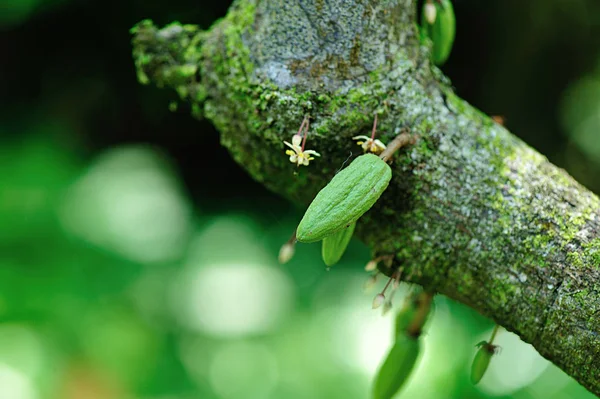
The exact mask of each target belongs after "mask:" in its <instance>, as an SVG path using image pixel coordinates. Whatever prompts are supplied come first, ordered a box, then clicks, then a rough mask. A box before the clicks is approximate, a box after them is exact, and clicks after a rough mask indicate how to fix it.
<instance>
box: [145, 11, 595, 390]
mask: <svg viewBox="0 0 600 399" xmlns="http://www.w3.org/2000/svg"><path fill="white" fill-rule="evenodd" d="M415 9H416V4H415V1H414V0H292V1H290V0H239V1H237V2H236V3H235V4H234V6H233V7H232V8H231V10H230V12H229V14H228V16H227V17H226V18H224V19H223V20H221V21H219V22H217V23H216V24H215V25H214V26H213V27H212V28H211V29H210V30H209V31H207V32H201V31H199V30H198V28H197V27H194V26H180V25H177V24H174V25H171V26H169V27H167V28H164V29H162V30H158V29H157V28H155V27H154V26H153V25H152V24H151V23H149V22H144V23H141V24H140V25H138V26H137V27H136V28H135V30H134V33H135V36H134V55H135V58H136V64H137V66H138V72H139V74H140V78H141V80H142V81H144V78H147V80H150V81H152V82H153V83H154V84H157V85H159V86H169V87H172V88H174V89H176V90H177V92H178V93H179V94H180V96H181V97H182V98H184V99H186V100H188V101H190V102H191V103H192V106H193V113H194V115H196V116H198V117H201V116H202V117H207V118H208V119H210V120H211V121H212V122H213V123H214V124H215V125H216V127H217V128H218V129H219V130H220V132H221V140H222V144H223V145H224V146H226V147H227V148H228V149H229V150H230V152H231V154H232V156H233V157H234V159H235V160H236V161H237V162H238V163H239V164H241V165H242V166H243V167H244V168H245V169H247V170H248V172H249V173H250V174H251V175H252V176H253V177H254V178H255V179H256V180H258V181H259V182H261V183H262V184H264V185H265V186H267V187H269V188H270V189H272V190H273V191H274V192H276V193H279V194H281V195H284V196H285V197H287V198H289V199H290V200H292V201H295V202H296V203H299V204H308V203H309V202H310V200H311V199H312V198H313V196H314V195H315V194H316V193H317V192H318V190H320V189H321V188H322V187H323V186H324V185H325V184H326V182H327V181H328V180H329V179H330V178H331V177H332V176H333V174H334V173H335V171H336V170H338V169H339V168H340V166H341V165H342V163H343V161H344V160H345V159H346V158H347V157H348V154H349V153H350V152H352V153H353V156H356V155H358V150H359V147H358V146H356V144H355V143H353V142H352V140H351V138H352V137H353V136H355V135H358V134H366V132H368V131H369V128H370V126H371V123H372V118H373V114H374V112H378V113H379V115H380V116H379V121H380V136H379V137H380V138H381V139H382V140H383V141H388V142H389V141H390V140H391V139H392V138H393V137H395V136H396V135H398V134H399V133H400V132H401V130H402V129H403V128H409V129H410V131H411V133H412V134H413V135H416V136H418V137H419V139H418V141H417V142H416V144H415V145H413V146H410V147H407V148H403V149H401V150H400V152H399V153H398V154H397V155H396V157H395V161H394V164H393V170H394V177H393V180H392V183H391V184H390V187H389V188H388V190H387V191H386V192H385V193H384V195H383V196H382V198H381V199H380V200H379V202H378V203H377V204H376V205H375V207H374V208H373V209H372V210H371V211H369V212H368V213H367V214H366V215H365V216H364V217H363V218H361V220H360V221H359V223H358V227H357V233H358V235H359V236H360V237H361V238H362V239H363V240H364V241H365V242H366V243H368V244H369V245H370V246H371V247H372V249H373V251H374V253H375V254H376V255H385V254H394V255H395V257H394V266H393V267H394V268H397V267H402V268H403V269H404V276H406V278H407V279H408V280H409V281H413V282H416V283H419V284H422V285H423V286H425V287H427V288H428V289H433V290H437V291H438V292H440V293H442V294H445V295H447V296H449V297H451V298H454V299H457V300H459V301H461V302H463V303H465V304H468V305H470V306H471V307H473V308H474V309H476V310H478V311H479V312H481V313H482V314H484V315H486V316H489V317H490V318H492V319H493V320H495V321H496V322H497V323H499V324H501V325H502V326H504V327H505V328H507V329H508V330H510V331H514V332H515V333H517V334H518V335H519V336H520V337H521V338H522V339H523V340H524V341H526V342H529V343H531V344H533V345H534V346H535V347H536V348H537V350H538V351H539V352H540V353H541V354H542V355H543V356H545V357H546V358H548V359H550V360H551V361H552V362H554V363H555V364H557V365H558V366H559V367H561V368H562V369H563V370H565V371H566V372H567V373H568V374H570V375H572V376H573V377H574V378H575V379H576V380H578V381H579V382H580V383H581V384H583V385H584V386H586V387H587V388H588V389H589V390H590V391H592V392H594V393H596V394H600V335H599V334H600V317H599V316H600V296H599V286H598V284H597V282H598V281H599V279H600V202H599V200H598V198H597V197H596V196H595V195H593V194H592V193H591V192H589V191H588V190H586V189H585V188H584V187H582V186H581V185H579V184H578V183H577V182H576V181H574V180H573V179H572V178H571V177H570V176H569V175H568V174H567V173H565V172H564V171H563V170H560V169H558V168H557V167H555V166H553V165H552V164H550V163H549V162H548V161H547V160H546V159H545V158H544V157H543V156H541V155H539V154H538V153H537V152H535V151H534V150H533V149H531V148H530V147H528V146H527V145H526V144H524V143H523V142H522V141H520V140H519V139H517V138H516V137H514V136H513V135H511V134H510V133H509V132H508V131H506V130H505V129H504V128H503V127H501V126H499V125H497V124H495V123H494V122H493V121H491V120H490V119H489V118H488V117H486V116H485V115H483V114H482V113H480V112H479V111H477V110H476V109H474V108H472V107H471V106H470V105H468V104H466V103H465V102H464V101H462V100H460V99H459V98H457V97H456V96H455V95H454V94H453V93H452V91H451V90H450V89H449V88H448V85H447V83H446V82H445V78H444V77H443V76H442V75H441V74H440V73H439V71H438V70H437V69H436V68H434V67H432V66H431V64H430V63H429V61H428V58H429V57H428V51H429V47H428V45H427V43H421V42H420V41H419V37H418V32H417V27H416V25H415ZM305 114H309V115H310V116H311V135H310V137H309V143H308V145H309V148H313V149H315V150H317V151H318V152H320V153H321V155H322V157H321V158H318V159H316V160H315V161H313V162H311V165H310V166H309V167H303V168H300V169H299V170H298V168H297V167H296V166H295V165H292V164H291V163H289V161H288V159H287V157H286V156H285V155H284V146H283V142H282V141H283V140H288V141H290V139H291V136H292V135H293V134H294V132H295V131H296V130H297V128H298V126H299V125H300V123H301V121H302V119H303V117H304V115H305ZM297 170H298V175H294V172H295V171H297ZM385 272H387V273H388V274H389V273H391V270H385Z"/></svg>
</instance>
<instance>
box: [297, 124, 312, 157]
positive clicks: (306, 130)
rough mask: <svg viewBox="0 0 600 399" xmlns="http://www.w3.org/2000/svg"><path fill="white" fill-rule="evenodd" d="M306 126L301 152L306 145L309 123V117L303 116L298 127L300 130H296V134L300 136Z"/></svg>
mask: <svg viewBox="0 0 600 399" xmlns="http://www.w3.org/2000/svg"><path fill="white" fill-rule="evenodd" d="M305 126H306V129H304V137H303V138H302V151H304V145H305V144H306V136H308V129H309V127H310V121H309V117H308V116H305V117H304V120H303V121H302V125H300V130H298V134H300V132H301V131H302V128H303V127H305Z"/></svg>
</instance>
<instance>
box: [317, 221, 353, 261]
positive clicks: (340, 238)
mask: <svg viewBox="0 0 600 399" xmlns="http://www.w3.org/2000/svg"><path fill="white" fill-rule="evenodd" d="M355 227H356V222H354V223H352V224H351V225H350V226H348V227H346V228H345V229H341V230H338V231H336V232H335V233H333V234H332V235H330V236H327V237H325V238H323V245H322V246H321V256H322V257H323V262H325V264H326V265H327V266H333V265H335V264H336V263H338V261H339V260H340V259H341V257H342V255H344V252H346V248H347V247H348V244H349V243H350V239H351V238H352V234H354V228H355Z"/></svg>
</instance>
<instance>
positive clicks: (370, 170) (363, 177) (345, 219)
mask: <svg viewBox="0 0 600 399" xmlns="http://www.w3.org/2000/svg"><path fill="white" fill-rule="evenodd" d="M391 178H392V170H391V168H390V167H389V165H388V164H387V163H386V162H385V161H384V160H382V159H381V158H379V157H378V156H377V155H373V154H364V155H361V156H359V157H357V158H356V159H355V160H354V161H352V163H351V164H350V165H349V166H348V167H346V168H345V169H343V170H342V171H341V172H339V173H338V174H337V175H335V176H334V177H333V179H331V181H330V182H329V183H328V184H327V185H326V186H325V187H324V188H323V189H322V190H321V191H320V192H319V193H318V194H317V196H316V197H315V199H314V200H313V201H312V203H311V204H310V206H309V207H308V209H307V210H306V213H305V214H304V217H303V218H302V220H301V221H300V224H299V225H298V230H297V232H296V238H297V239H298V241H300V242H316V241H320V240H322V239H324V238H325V237H327V236H329V235H332V234H333V233H335V232H337V231H339V230H341V229H343V228H345V227H346V226H348V225H350V224H352V223H354V222H356V221H357V220H358V218H360V217H361V216H362V215H363V214H364V213H365V212H367V211H368V210H369V209H370V208H371V207H372V206H373V204H375V202H377V200H378V199H379V197H380V196H381V194H382V193H383V192H384V191H385V189H386V188H387V186H388V184H389V183H390V180H391Z"/></svg>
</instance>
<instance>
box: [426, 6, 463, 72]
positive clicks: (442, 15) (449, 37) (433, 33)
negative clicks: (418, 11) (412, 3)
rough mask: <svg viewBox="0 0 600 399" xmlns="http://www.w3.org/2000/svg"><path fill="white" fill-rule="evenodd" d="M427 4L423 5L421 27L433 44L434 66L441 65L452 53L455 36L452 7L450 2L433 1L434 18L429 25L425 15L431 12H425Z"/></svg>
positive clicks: (454, 19) (432, 56) (454, 18)
mask: <svg viewBox="0 0 600 399" xmlns="http://www.w3.org/2000/svg"><path fill="white" fill-rule="evenodd" d="M427 4H428V3H425V4H424V6H423V12H422V17H421V27H422V29H423V31H424V32H425V34H426V35H427V36H428V37H429V38H430V39H431V41H432V42H433V48H432V49H431V58H432V61H433V62H434V64H436V65H443V64H444V63H445V62H446V60H447V59H448V57H449V56H450V53H451V52H452V46H453V44H454V37H455V35H456V17H455V15H454V7H453V6H452V2H451V1H450V0H441V1H434V5H435V8H436V13H435V15H436V17H435V19H434V22H433V23H430V22H429V19H428V18H427V15H430V14H431V12H430V11H429V12H427V10H426V7H427Z"/></svg>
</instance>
